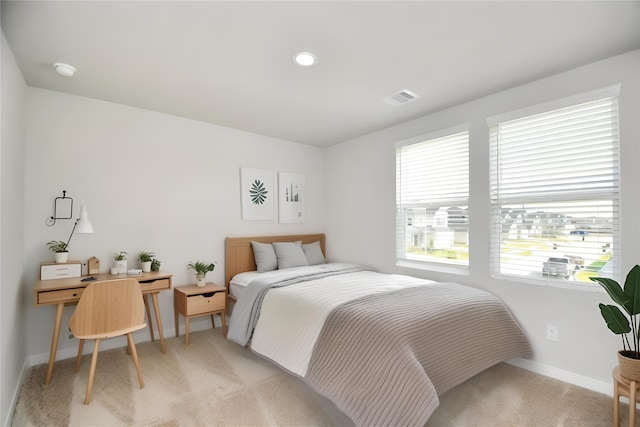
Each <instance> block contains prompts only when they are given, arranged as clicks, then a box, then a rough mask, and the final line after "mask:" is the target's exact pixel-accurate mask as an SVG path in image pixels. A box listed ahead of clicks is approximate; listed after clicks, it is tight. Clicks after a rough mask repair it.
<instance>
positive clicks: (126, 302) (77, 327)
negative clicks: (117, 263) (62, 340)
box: [69, 279, 147, 405]
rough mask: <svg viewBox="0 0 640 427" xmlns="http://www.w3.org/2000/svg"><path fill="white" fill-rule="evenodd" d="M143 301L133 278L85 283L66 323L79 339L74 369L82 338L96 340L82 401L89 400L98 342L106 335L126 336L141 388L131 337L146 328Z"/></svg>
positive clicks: (87, 402) (108, 336)
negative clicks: (86, 284) (84, 287)
mask: <svg viewBox="0 0 640 427" xmlns="http://www.w3.org/2000/svg"><path fill="white" fill-rule="evenodd" d="M144 313H145V307H144V301H143V299H142V292H141V290H140V284H139V283H138V281H137V280H135V279H118V280H107V281H102V282H95V283H92V284H90V285H89V286H87V288H86V289H85V290H84V292H83V293H82V296H81V297H80V301H79V302H78V306H77V307H76V309H75V311H74V312H73V315H72V316H71V320H70V322H69V326H70V329H71V333H72V334H73V335H74V336H75V337H76V338H79V339H80V344H79V346H78V357H77V358H76V372H78V371H79V370H80V363H81V361H82V349H83V347H84V341H85V340H87V339H93V340H95V343H94V346H93V355H92V356H91V369H90V370H89V380H88V382H87V393H86V395H85V398H84V404H85V405H87V404H89V401H90V400H91V389H92V387H93V379H94V376H95V371H96V363H97V361H98V352H99V351H100V341H101V340H103V339H106V338H113V337H117V336H122V335H126V336H127V341H128V346H129V351H130V353H131V356H132V357H133V363H134V364H135V366H136V371H137V373H138V382H139V383H140V388H144V380H143V379H142V371H141V370H140V363H139V361H138V352H137V351H136V344H135V342H134V340H133V332H134V331H137V330H139V329H142V328H144V327H146V326H147V325H146V324H145V323H144Z"/></svg>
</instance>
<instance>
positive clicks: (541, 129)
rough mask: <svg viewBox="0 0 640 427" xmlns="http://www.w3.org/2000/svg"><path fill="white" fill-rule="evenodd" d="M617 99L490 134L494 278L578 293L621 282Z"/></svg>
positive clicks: (498, 127)
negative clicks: (596, 280)
mask: <svg viewBox="0 0 640 427" xmlns="http://www.w3.org/2000/svg"><path fill="white" fill-rule="evenodd" d="M618 146H619V138H618V101H617V96H614V97H607V98H604V99H597V100H594V101H590V102H583V103H580V104H577V105H570V106H567V107H564V108H558V109H554V110H552V111H547V112H544V113H541V114H535V115H530V116H527V117H521V118H517V119H513V120H508V121H503V122H499V123H497V124H495V125H494V126H492V127H491V207H492V213H491V229H492V238H491V258H490V259H491V272H492V275H494V276H495V275H507V276H520V277H526V278H527V279H532V280H535V281H545V282H547V283H557V282H561V283H563V284H564V285H568V286H571V284H572V283H573V284H577V283H578V282H584V283H582V284H591V285H593V286H597V285H594V284H593V282H591V281H590V280H589V277H591V276H605V277H612V278H617V276H618V258H619V254H618V248H619V239H618V236H619V231H620V230H619V213H620V210H619V205H620V196H619V194H620V192H619V155H618Z"/></svg>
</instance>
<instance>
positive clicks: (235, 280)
mask: <svg viewBox="0 0 640 427" xmlns="http://www.w3.org/2000/svg"><path fill="white" fill-rule="evenodd" d="M258 276H260V273H258V272H257V271H245V272H244V273H238V274H236V275H235V276H233V277H232V278H231V280H230V281H229V283H230V284H232V285H238V286H247V285H248V284H249V283H251V281H252V280H253V279H255V278H256V277H258Z"/></svg>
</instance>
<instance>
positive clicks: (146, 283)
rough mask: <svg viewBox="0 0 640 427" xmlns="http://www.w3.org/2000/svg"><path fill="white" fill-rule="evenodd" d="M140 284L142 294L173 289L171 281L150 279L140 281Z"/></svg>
mask: <svg viewBox="0 0 640 427" xmlns="http://www.w3.org/2000/svg"><path fill="white" fill-rule="evenodd" d="M138 282H139V283H140V289H142V292H149V291H162V290H164V289H171V279H167V278H165V279H148V280H138Z"/></svg>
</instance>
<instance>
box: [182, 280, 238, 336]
mask: <svg viewBox="0 0 640 427" xmlns="http://www.w3.org/2000/svg"><path fill="white" fill-rule="evenodd" d="M173 309H174V314H175V320H176V337H177V336H180V324H179V322H178V313H180V314H182V315H183V316H184V324H185V328H184V329H185V341H184V342H185V345H189V319H191V318H192V317H198V316H211V325H212V326H213V328H214V329H215V327H216V325H215V323H214V318H213V315H214V314H219V315H220V318H221V319H222V331H223V332H224V336H225V337H226V336H227V321H226V319H225V316H226V313H227V289H226V288H225V287H224V286H219V285H216V284H215V283H207V284H206V285H204V286H196V285H187V286H176V287H174V288H173Z"/></svg>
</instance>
